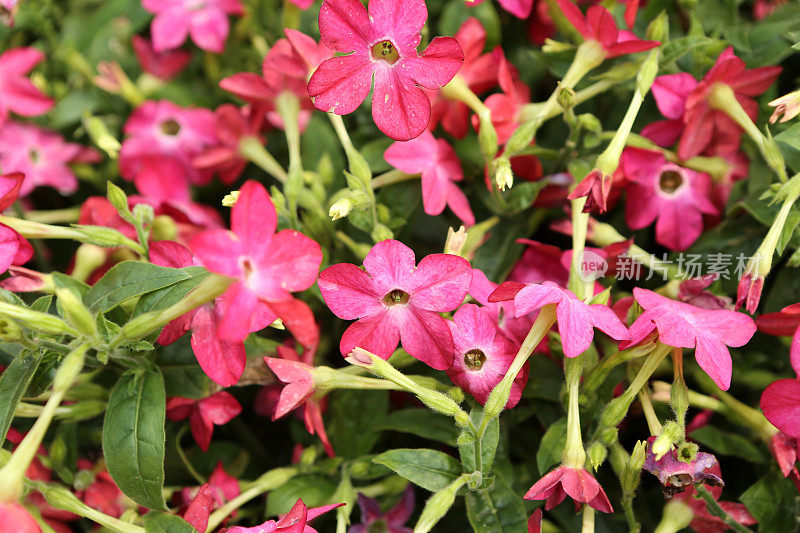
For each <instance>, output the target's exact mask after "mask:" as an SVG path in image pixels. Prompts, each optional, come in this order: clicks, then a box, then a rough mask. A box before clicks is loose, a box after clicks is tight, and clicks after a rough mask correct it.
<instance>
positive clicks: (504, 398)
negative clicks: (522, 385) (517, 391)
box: [483, 378, 514, 420]
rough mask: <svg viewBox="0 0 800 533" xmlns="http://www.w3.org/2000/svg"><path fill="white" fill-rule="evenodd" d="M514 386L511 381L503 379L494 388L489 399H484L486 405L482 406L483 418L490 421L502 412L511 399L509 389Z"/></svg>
mask: <svg viewBox="0 0 800 533" xmlns="http://www.w3.org/2000/svg"><path fill="white" fill-rule="evenodd" d="M513 384H514V380H513V379H505V378H503V379H502V380H501V381H500V383H498V384H497V385H495V386H494V389H492V392H490V393H489V397H488V398H487V399H486V404H485V405H484V406H483V412H484V413H485V416H486V417H487V418H488V419H489V420H491V419H493V418H495V417H497V416H500V413H502V412H503V409H505V406H506V405H507V404H508V399H509V398H510V397H511V387H512V385H513Z"/></svg>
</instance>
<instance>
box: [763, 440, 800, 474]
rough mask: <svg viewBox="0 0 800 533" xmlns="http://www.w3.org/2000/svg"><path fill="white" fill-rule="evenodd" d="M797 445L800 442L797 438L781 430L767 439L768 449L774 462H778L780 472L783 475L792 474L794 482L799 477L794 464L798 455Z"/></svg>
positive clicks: (799, 449) (799, 454)
mask: <svg viewBox="0 0 800 533" xmlns="http://www.w3.org/2000/svg"><path fill="white" fill-rule="evenodd" d="M798 445H800V443H798V441H797V439H795V438H793V437H790V436H789V435H787V434H786V433H784V432H782V431H778V432H777V433H775V434H774V435H773V436H772V438H771V439H770V441H769V450H770V452H772V456H773V457H774V458H775V462H776V463H778V467H779V468H780V469H781V474H783V477H789V476H792V479H793V480H794V481H795V484H797V480H798V479H800V473H798V471H797V466H795V464H796V463H797V459H798V457H800V447H799V446H798Z"/></svg>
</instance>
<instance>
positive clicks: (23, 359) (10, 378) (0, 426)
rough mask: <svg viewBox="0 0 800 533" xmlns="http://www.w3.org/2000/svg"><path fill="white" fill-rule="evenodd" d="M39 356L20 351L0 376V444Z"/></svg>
mask: <svg viewBox="0 0 800 533" xmlns="http://www.w3.org/2000/svg"><path fill="white" fill-rule="evenodd" d="M40 359H41V356H40V355H39V354H34V353H26V352H22V353H21V354H19V355H18V356H17V357H16V358H14V361H12V362H11V365H10V366H9V367H8V368H6V370H5V372H3V375H2V376H0V446H2V445H3V442H4V441H5V439H6V433H8V428H9V427H11V421H12V420H13V419H14V411H16V409H17V405H19V401H20V400H21V399H22V396H23V395H24V394H25V390H26V389H27V388H28V385H29V384H30V382H31V379H33V375H34V374H35V373H36V369H37V368H38V367H39V360H40Z"/></svg>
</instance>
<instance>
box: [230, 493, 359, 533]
mask: <svg viewBox="0 0 800 533" xmlns="http://www.w3.org/2000/svg"><path fill="white" fill-rule="evenodd" d="M342 505H344V504H343V503H334V504H331V505H325V506H323V507H316V508H314V509H309V508H308V507H306V504H305V503H304V502H303V500H301V499H299V500H297V502H295V504H294V506H293V507H292V509H291V510H290V511H289V512H288V513H287V514H286V515H285V516H283V517H282V518H281V519H280V520H277V521H276V520H267V521H266V522H264V523H263V524H261V525H259V526H256V527H241V526H236V527H232V528H230V529H228V531H227V533H272V532H283V531H285V532H286V533H290V532H291V533H295V532H297V533H317V530H316V529H314V528H313V527H311V526H309V525H307V523H308V521H309V520H313V519H315V518H317V517H318V516H320V515H323V514H325V513H327V512H328V511H331V510H333V509H336V508H337V507H341V506H342Z"/></svg>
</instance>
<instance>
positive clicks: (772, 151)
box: [764, 127, 786, 171]
mask: <svg viewBox="0 0 800 533" xmlns="http://www.w3.org/2000/svg"><path fill="white" fill-rule="evenodd" d="M764 129H765V131H766V134H765V135H764V159H766V161H767V164H768V165H769V166H770V168H772V169H774V170H779V171H784V168H785V167H786V162H785V161H784V159H783V153H782V152H781V149H780V148H778V143H777V142H775V139H774V138H773V137H772V133H770V131H769V128H766V127H765V128H764Z"/></svg>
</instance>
